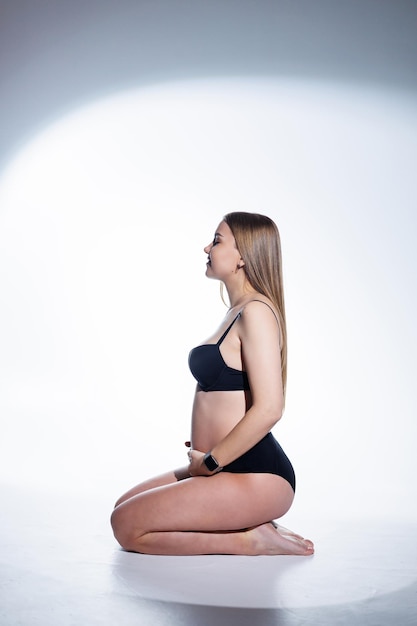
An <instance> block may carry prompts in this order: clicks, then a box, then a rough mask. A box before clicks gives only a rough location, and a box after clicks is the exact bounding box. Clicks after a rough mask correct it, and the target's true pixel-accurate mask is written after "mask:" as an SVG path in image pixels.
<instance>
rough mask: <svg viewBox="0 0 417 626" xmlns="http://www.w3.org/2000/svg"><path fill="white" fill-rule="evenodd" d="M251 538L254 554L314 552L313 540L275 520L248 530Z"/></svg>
mask: <svg viewBox="0 0 417 626" xmlns="http://www.w3.org/2000/svg"><path fill="white" fill-rule="evenodd" d="M248 532H249V535H250V539H251V547H252V550H253V552H252V554H292V555H297V556H311V555H312V554H314V545H313V542H312V541H310V540H309V539H304V538H303V537H301V535H297V534H296V533H293V532H292V531H291V530H288V529H287V528H283V527H282V526H278V524H276V523H275V522H272V523H268V524H262V525H261V526H257V527H256V528H252V529H251V530H249V531H248Z"/></svg>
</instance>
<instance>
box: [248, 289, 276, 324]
mask: <svg viewBox="0 0 417 626" xmlns="http://www.w3.org/2000/svg"><path fill="white" fill-rule="evenodd" d="M240 314H241V318H242V321H245V320H246V321H247V322H248V323H251V321H255V322H260V321H264V322H267V321H268V320H270V321H272V322H275V324H277V323H278V319H279V318H278V312H277V310H276V308H275V307H274V305H273V304H272V302H271V301H270V300H268V298H265V297H264V296H259V297H258V298H256V299H255V298H254V299H253V300H248V302H247V303H246V304H245V305H244V306H243V307H242V309H241V311H240Z"/></svg>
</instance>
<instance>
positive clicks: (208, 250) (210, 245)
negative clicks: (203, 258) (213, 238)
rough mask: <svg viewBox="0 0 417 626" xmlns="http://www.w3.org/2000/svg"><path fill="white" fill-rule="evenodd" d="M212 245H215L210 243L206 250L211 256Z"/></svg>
mask: <svg viewBox="0 0 417 626" xmlns="http://www.w3.org/2000/svg"><path fill="white" fill-rule="evenodd" d="M212 245H213V244H212V243H209V245H208V246H206V247H205V248H204V252H205V253H206V254H210V250H211V248H212Z"/></svg>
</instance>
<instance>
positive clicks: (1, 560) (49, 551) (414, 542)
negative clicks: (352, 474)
mask: <svg viewBox="0 0 417 626" xmlns="http://www.w3.org/2000/svg"><path fill="white" fill-rule="evenodd" d="M0 497H1V503H2V507H1V508H2V513H1V521H0V533H1V534H0V543H1V553H0V576H1V578H0V624H1V626H18V625H19V626H37V625H42V626H49V625H50V626H52V625H53V626H69V625H71V626H72V625H74V626H75V625H81V624H82V625H83V626H90V625H95V624H120V625H123V626H130V625H132V626H133V625H137V624H151V623H152V624H158V626H165V625H171V624H181V625H185V626H187V625H189V626H195V625H198V626H205V625H207V626H209V625H210V626H212V625H213V624H216V626H217V625H223V624H224V625H226V624H227V625H228V626H233V625H236V626H237V625H239V626H246V625H251V626H252V625H256V626H269V625H271V626H272V625H277V624H279V625H283V626H293V625H305V624H314V625H315V626H327V625H328V626H337V625H345V624H346V625H349V626H350V625H358V626H368V625H369V626H370V625H372V626H385V625H387V626H388V625H389V626H392V625H393V624H395V625H396V626H408V625H409V626H415V625H416V624H417V524H412V523H398V524H394V523H390V524H388V523H384V522H383V521H382V520H380V521H379V522H378V523H376V524H372V523H370V522H367V523H362V524H358V523H357V522H351V523H348V522H344V523H340V522H339V523H335V522H333V523H329V522H327V523H325V524H322V523H320V524H319V523H318V522H316V521H315V522H310V521H308V522H306V523H305V525H304V526H308V531H309V535H311V537H312V538H313V539H314V540H315V543H316V546H317V552H316V555H315V556H314V557H312V558H300V557H236V556H223V555H219V556H198V557H154V556H144V555H139V554H131V553H125V552H123V551H121V550H120V549H119V548H118V546H117V544H116V542H115V541H114V539H113V537H112V534H111V531H110V528H109V525H108V517H109V512H110V508H111V502H104V501H103V500H99V499H95V500H88V499H86V498H74V497H69V496H66V495H64V494H57V493H54V494H52V493H51V494H46V493H43V494H40V493H39V494H37V493H35V492H33V491H32V492H29V493H25V492H23V491H21V490H18V489H12V488H11V487H7V488H6V487H3V488H2V489H1V490H0ZM299 530H302V531H303V532H304V531H305V528H302V529H301V528H300V529H299Z"/></svg>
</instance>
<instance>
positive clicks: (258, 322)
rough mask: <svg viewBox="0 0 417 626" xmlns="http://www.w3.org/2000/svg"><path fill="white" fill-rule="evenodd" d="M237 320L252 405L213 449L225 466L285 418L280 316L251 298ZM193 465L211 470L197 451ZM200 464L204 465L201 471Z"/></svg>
mask: <svg viewBox="0 0 417 626" xmlns="http://www.w3.org/2000/svg"><path fill="white" fill-rule="evenodd" d="M237 324H238V326H237V330H238V332H239V337H240V340H241V345H242V356H243V361H244V365H245V369H246V371H247V373H248V379H249V385H250V391H251V396H252V405H251V407H250V408H249V409H248V411H247V412H246V413H245V415H244V416H243V418H242V419H241V420H240V422H238V424H236V426H235V427H234V428H233V429H232V430H231V431H230V433H229V434H228V435H227V436H226V437H225V438H224V439H223V440H222V441H220V442H219V443H218V444H216V446H215V447H214V448H213V449H212V450H211V454H212V455H213V456H214V458H215V459H216V460H217V461H218V462H219V464H220V466H221V467H223V466H224V465H227V464H228V463H231V462H232V461H234V460H235V459H236V458H238V457H239V456H240V455H242V454H243V453H244V452H246V451H247V450H249V449H250V448H251V447H252V446H254V445H255V444H256V443H258V441H260V440H261V439H262V438H263V437H264V436H265V435H266V434H267V433H268V432H269V431H270V430H271V428H272V427H273V426H274V425H275V424H276V423H277V422H278V420H279V419H280V418H281V415H282V411H283V406H284V401H283V400H284V398H283V388H282V375H281V352H280V330H279V326H278V322H277V319H276V317H275V316H274V314H273V313H272V311H271V309H270V308H269V307H267V306H265V304H263V303H261V302H251V303H248V304H247V305H246V306H245V308H244V309H243V311H242V314H241V317H240V319H239V321H238V322H237ZM231 393H233V392H231ZM196 453H197V451H196ZM192 465H193V467H192V468H191V471H192V472H193V473H199V474H200V473H204V474H208V475H209V474H210V472H208V471H207V470H206V468H205V466H204V465H203V464H202V458H201V456H200V455H197V454H196V458H195V462H194V463H193V464H192ZM198 465H201V466H202V467H201V470H200V469H199V471H198V472H197V466H198Z"/></svg>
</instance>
